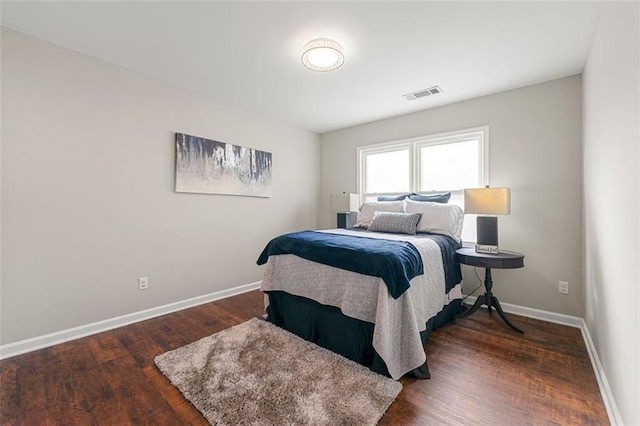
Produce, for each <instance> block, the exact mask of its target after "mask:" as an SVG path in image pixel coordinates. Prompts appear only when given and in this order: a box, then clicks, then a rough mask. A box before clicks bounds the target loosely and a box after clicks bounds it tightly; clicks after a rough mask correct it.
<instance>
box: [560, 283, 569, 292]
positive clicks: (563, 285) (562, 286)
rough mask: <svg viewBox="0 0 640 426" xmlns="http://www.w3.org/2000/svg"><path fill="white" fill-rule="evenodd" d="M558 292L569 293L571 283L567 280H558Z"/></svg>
mask: <svg viewBox="0 0 640 426" xmlns="http://www.w3.org/2000/svg"><path fill="white" fill-rule="evenodd" d="M558 293H560V294H569V283H568V282H567V281H558Z"/></svg>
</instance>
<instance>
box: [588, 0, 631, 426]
mask: <svg viewBox="0 0 640 426" xmlns="http://www.w3.org/2000/svg"><path fill="white" fill-rule="evenodd" d="M639 23H640V4H638V3H635V2H634V3H632V2H628V3H622V2H605V4H604V6H603V8H602V13H601V15H600V20H599V22H598V26H597V29H596V33H595V35H594V38H593V42H592V45H591V49H590V51H589V56H588V59H587V62H586V66H585V70H584V81H583V85H584V204H585V209H584V234H585V289H586V291H585V300H586V312H585V320H586V322H587V326H588V327H589V331H590V334H591V337H592V339H593V342H594V344H595V347H596V349H597V351H598V356H599V358H600V361H601V362H602V366H603V368H604V370H605V373H606V376H607V380H608V382H609V385H610V387H611V391H612V392H613V396H614V398H615V401H616V404H617V405H618V409H619V411H620V415H621V416H622V420H623V422H624V424H627V425H632V424H635V425H637V424H640V368H639V367H638V357H639V356H640V316H639V314H638V312H640V310H639V309H638V299H639V296H640V294H639V292H638V286H639V285H640V273H639V271H638V268H639V267H640V246H639V245H638V241H640V173H639V172H638V170H639V168H640V150H639V144H640V128H639V127H638V126H640V85H639V83H638V80H639V78H640V77H639V76H640V66H639V61H640V57H639V55H638V52H640V41H639V39H640V33H639V30H638V26H639Z"/></svg>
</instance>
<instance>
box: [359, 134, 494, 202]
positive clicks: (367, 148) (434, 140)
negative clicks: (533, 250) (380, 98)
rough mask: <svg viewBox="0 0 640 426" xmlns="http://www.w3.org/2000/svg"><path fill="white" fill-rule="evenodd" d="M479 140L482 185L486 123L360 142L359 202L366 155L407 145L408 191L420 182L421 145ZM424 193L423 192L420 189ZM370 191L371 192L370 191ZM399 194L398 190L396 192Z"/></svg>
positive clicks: (486, 169)
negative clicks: (410, 166) (425, 133)
mask: <svg viewBox="0 0 640 426" xmlns="http://www.w3.org/2000/svg"><path fill="white" fill-rule="evenodd" d="M476 139H480V157H481V158H482V164H481V166H480V167H479V168H478V173H479V175H480V176H478V181H479V182H480V183H481V186H486V185H489V184H490V182H489V170H490V169H489V126H480V127H473V128H470V129H463V130H455V131H451V132H446V133H438V134H434V135H427V136H420V137H415V138H410V139H403V140H399V141H393V142H383V143H379V144H372V145H363V146H359V147H357V148H356V149H357V158H358V170H357V185H358V186H357V187H358V194H359V195H360V203H363V202H364V195H365V192H364V191H365V188H364V176H365V173H366V170H365V167H366V166H365V161H364V159H365V156H366V155H368V154H377V153H381V152H387V151H395V150H398V149H405V148H409V161H410V164H411V165H412V173H411V176H410V186H411V188H410V190H409V191H410V192H418V191H416V188H418V186H419V182H420V178H421V176H420V172H421V171H420V167H419V158H418V155H417V153H418V151H419V149H420V147H423V146H428V145H440V144H446V143H454V142H463V141H465V140H476ZM464 189H465V188H442V189H438V190H435V191H429V192H445V191H446V192H452V193H461V192H462V191H463V190H464ZM423 193H426V192H423ZM372 194H373V193H372ZM398 194H400V193H398ZM385 195H394V193H385Z"/></svg>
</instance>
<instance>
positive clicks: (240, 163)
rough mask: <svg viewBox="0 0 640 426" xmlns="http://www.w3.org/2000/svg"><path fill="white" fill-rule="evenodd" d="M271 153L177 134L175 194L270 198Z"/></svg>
mask: <svg viewBox="0 0 640 426" xmlns="http://www.w3.org/2000/svg"><path fill="white" fill-rule="evenodd" d="M271 167H272V164H271V153H270V152H265V151H260V150H257V149H253V148H246V147H244V146H239V145H233V144H230V143H225V142H218V141H214V140H211V139H205V138H201V137H197V136H191V135H186V134H184V133H176V186H175V189H176V192H191V193H200V194H227V195H245V196H251V197H271Z"/></svg>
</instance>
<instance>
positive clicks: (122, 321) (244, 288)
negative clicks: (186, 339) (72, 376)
mask: <svg viewBox="0 0 640 426" xmlns="http://www.w3.org/2000/svg"><path fill="white" fill-rule="evenodd" d="M260 284H261V281H258V282H254V283H250V284H245V285H241V286H238V287H234V288H230V289H226V290H220V291H216V292H213V293H209V294H205V295H202V296H198V297H193V298H191V299H186V300H181V301H178V302H173V303H169V304H167V305H162V306H157V307H155V308H150V309H145V310H143V311H138V312H133V313H130V314H126V315H122V316H119V317H115V318H110V319H106V320H103V321H98V322H94V323H91V324H86V325H81V326H79V327H74V328H69V329H67V330H61V331H56V332H55V333H50V334H45V335H42V336H38V337H33V338H30V339H25V340H20V341H18V342H13V343H8V344H6V345H0V359H5V358H10V357H12V356H16V355H20V354H24V353H27V352H31V351H35V350H38V349H42V348H46V347H49V346H53V345H57V344H59V343H64V342H68V341H70V340H75V339H79V338H81V337H86V336H90V335H92V334H97V333H102V332H103V331H108V330H113V329H114V328H118V327H123V326H125V325H129V324H133V323H136V322H139V321H144V320H148V319H151V318H155V317H159V316H162V315H166V314H170V313H172V312H176V311H181V310H183V309H187V308H192V307H194V306H198V305H202V304H204V303H209V302H213V301H216V300H220V299H225V298H227V297H231V296H235V295H238V294H242V293H246V292H248V291H252V290H257V289H259V288H260Z"/></svg>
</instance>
